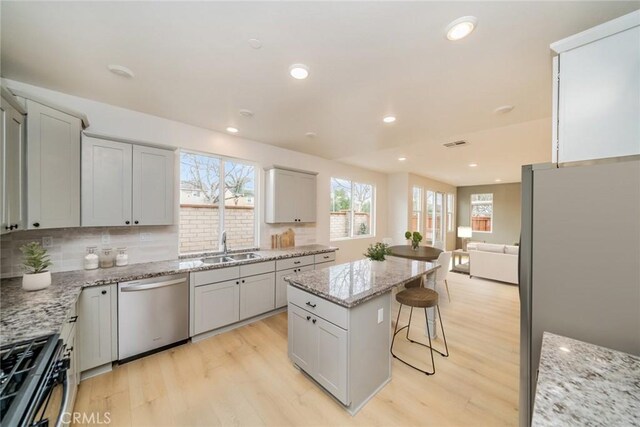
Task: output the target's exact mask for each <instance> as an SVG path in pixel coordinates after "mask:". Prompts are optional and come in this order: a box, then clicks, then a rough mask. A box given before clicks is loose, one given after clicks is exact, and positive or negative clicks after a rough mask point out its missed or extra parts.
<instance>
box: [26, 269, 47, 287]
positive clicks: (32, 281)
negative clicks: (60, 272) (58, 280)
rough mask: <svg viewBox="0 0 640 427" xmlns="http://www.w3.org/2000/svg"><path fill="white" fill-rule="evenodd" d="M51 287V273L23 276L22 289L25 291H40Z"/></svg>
mask: <svg viewBox="0 0 640 427" xmlns="http://www.w3.org/2000/svg"><path fill="white" fill-rule="evenodd" d="M49 285H51V272H50V271H43V272H42V273H31V274H28V273H25V274H24V276H22V289H24V290H25V291H39V290H40V289H44V288H47V287H49Z"/></svg>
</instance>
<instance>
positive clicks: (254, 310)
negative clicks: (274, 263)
mask: <svg viewBox="0 0 640 427" xmlns="http://www.w3.org/2000/svg"><path fill="white" fill-rule="evenodd" d="M275 286H276V274H275V273H267V274H259V275H257V276H251V277H247V278H243V279H241V280H240V319H241V320H242V319H248V318H250V317H253V316H257V315H259V314H262V313H266V312H267V311H271V310H273V309H274V308H275Z"/></svg>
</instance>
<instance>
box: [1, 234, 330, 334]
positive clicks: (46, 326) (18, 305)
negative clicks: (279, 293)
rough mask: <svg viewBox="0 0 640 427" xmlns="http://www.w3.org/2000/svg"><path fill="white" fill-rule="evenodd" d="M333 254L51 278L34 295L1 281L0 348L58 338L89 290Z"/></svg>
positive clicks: (183, 262)
mask: <svg viewBox="0 0 640 427" xmlns="http://www.w3.org/2000/svg"><path fill="white" fill-rule="evenodd" d="M335 250H336V248H334V247H329V246H324V245H306V246H298V247H295V248H290V249H274V250H258V251H252V252H255V253H257V254H258V255H260V257H261V258H258V259H250V260H243V261H235V262H225V263H220V264H204V263H203V262H202V261H200V259H193V258H192V259H188V258H183V259H178V260H169V261H158V262H148V263H142V264H130V265H128V266H126V267H113V268H109V269H98V270H77V271H67V272H60V273H52V274H51V279H52V283H51V286H49V287H48V288H46V289H43V290H40V291H35V292H27V291H24V290H23V289H22V279H21V278H20V277H15V278H11V279H2V281H0V345H2V346H4V345H7V344H12V343H15V342H18V341H21V340H25V339H28V338H34V337H38V336H42V335H46V334H49V333H56V332H60V329H61V327H62V323H63V322H64V319H65V318H66V315H67V313H68V312H69V309H70V308H71V306H72V305H73V304H74V303H75V302H76V300H77V299H78V296H79V295H80V292H81V291H82V288H86V287H89V286H100V285H107V284H112V283H118V282H128V281H131V280H141V279H148V278H152V277H159V276H167V275H171V274H178V273H190V272H195V271H205V270H213V269H218V268H224V267H230V266H236V265H245V264H252V263H256V262H263V261H273V260H278V259H285V258H291V257H295V256H304V255H315V254H320V253H326V252H333V251H335Z"/></svg>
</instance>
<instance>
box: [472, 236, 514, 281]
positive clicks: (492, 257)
mask: <svg viewBox="0 0 640 427" xmlns="http://www.w3.org/2000/svg"><path fill="white" fill-rule="evenodd" d="M518 249H519V248H518V246H512V245H498V244H494V243H476V242H471V243H469V244H467V252H469V276H471V277H473V276H476V277H482V278H484V279H491V280H499V281H501V282H506V283H514V284H518Z"/></svg>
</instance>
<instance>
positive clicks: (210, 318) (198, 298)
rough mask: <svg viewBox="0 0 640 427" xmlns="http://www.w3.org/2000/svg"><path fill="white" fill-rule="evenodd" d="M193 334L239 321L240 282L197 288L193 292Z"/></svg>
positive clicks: (230, 281)
mask: <svg viewBox="0 0 640 427" xmlns="http://www.w3.org/2000/svg"><path fill="white" fill-rule="evenodd" d="M194 310H195V312H194V316H193V319H194V327H193V330H194V334H195V335H197V334H201V333H203V332H207V331H211V330H214V329H217V328H220V327H222V326H226V325H230V324H232V323H235V322H237V321H239V320H240V281H239V280H237V279H236V280H228V281H226V282H220V283H213V284H210V285H204V286H197V287H196V288H195V292H194Z"/></svg>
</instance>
